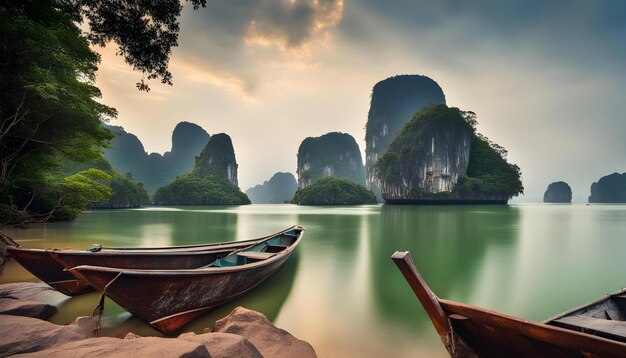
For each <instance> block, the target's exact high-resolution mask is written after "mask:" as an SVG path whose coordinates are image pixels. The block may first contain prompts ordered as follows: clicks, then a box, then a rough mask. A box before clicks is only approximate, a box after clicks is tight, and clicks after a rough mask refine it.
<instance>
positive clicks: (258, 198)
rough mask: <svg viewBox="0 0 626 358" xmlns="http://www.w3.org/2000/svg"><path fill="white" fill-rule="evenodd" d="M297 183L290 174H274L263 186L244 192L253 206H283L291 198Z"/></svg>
mask: <svg viewBox="0 0 626 358" xmlns="http://www.w3.org/2000/svg"><path fill="white" fill-rule="evenodd" d="M297 189H298V182H297V181H296V178H295V177H294V176H293V174H291V173H276V174H274V175H273V176H272V177H271V178H270V179H269V180H266V181H265V182H263V184H259V185H256V186H254V187H252V188H250V189H248V190H246V195H248V198H250V201H252V203H253V204H283V203H285V202H289V201H290V200H291V198H293V194H294V193H295V192H296V190H297Z"/></svg>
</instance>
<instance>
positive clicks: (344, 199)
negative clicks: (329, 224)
mask: <svg viewBox="0 0 626 358" xmlns="http://www.w3.org/2000/svg"><path fill="white" fill-rule="evenodd" d="M291 202H292V203H293V204H298V205H359V204H375V203H376V196H374V193H372V192H371V191H369V190H367V189H366V188H365V187H364V186H362V185H358V184H355V183H353V182H351V181H350V180H347V179H341V178H336V177H324V178H322V179H319V180H318V181H316V182H315V183H313V184H311V185H309V186H307V187H306V188H303V189H298V190H297V191H296V193H295V195H294V197H293V199H292V200H291Z"/></svg>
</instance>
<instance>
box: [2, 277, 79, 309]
mask: <svg viewBox="0 0 626 358" xmlns="http://www.w3.org/2000/svg"><path fill="white" fill-rule="evenodd" d="M0 298H18V299H20V300H30V301H39V302H46V303H48V304H51V305H54V306H56V305H58V304H59V303H61V302H63V301H65V300H67V299H68V298H69V297H68V296H66V295H64V294H62V293H61V292H59V291H57V290H55V289H54V288H52V287H50V286H48V285H46V284H45V283H43V282H15V283H5V284H3V285H0Z"/></svg>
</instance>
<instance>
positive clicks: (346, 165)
mask: <svg viewBox="0 0 626 358" xmlns="http://www.w3.org/2000/svg"><path fill="white" fill-rule="evenodd" d="M297 174H298V187H299V188H300V189H302V188H306V187H307V186H309V185H311V184H313V183H315V182H316V181H317V180H318V179H320V178H323V177H328V176H334V177H337V178H344V179H348V180H350V181H352V182H354V183H356V184H360V185H365V169H364V167H363V160H362V159H361V151H360V150H359V145H358V144H357V143H356V141H355V140H354V137H352V136H351V135H349V134H347V133H340V132H331V133H326V134H324V135H322V136H319V137H308V138H306V139H305V140H303V141H302V143H301V144H300V147H299V148H298V169H297Z"/></svg>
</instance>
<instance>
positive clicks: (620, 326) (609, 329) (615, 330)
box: [553, 316, 626, 338]
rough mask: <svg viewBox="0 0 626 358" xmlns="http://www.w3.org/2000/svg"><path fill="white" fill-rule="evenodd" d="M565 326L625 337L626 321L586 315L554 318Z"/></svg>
mask: <svg viewBox="0 0 626 358" xmlns="http://www.w3.org/2000/svg"><path fill="white" fill-rule="evenodd" d="M553 322H555V323H559V324H560V325H563V326H565V327H572V326H573V327H578V328H581V329H583V330H584V331H588V330H593V331H596V332H599V333H605V334H609V335H614V336H620V337H624V338H626V322H624V321H613V320H608V319H600V318H593V317H587V316H568V317H563V318H559V319H556V320H554V321H553Z"/></svg>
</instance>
